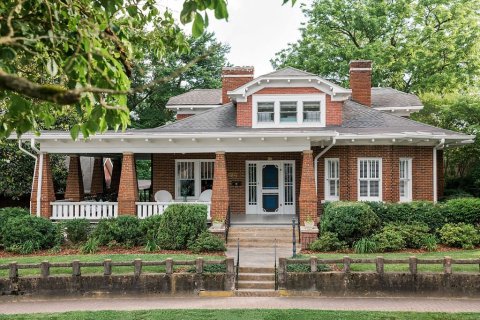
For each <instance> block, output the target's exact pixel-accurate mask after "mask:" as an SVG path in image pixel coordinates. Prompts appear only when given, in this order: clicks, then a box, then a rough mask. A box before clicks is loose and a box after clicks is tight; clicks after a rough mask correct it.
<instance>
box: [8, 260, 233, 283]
mask: <svg viewBox="0 0 480 320" xmlns="http://www.w3.org/2000/svg"><path fill="white" fill-rule="evenodd" d="M213 264H221V265H225V266H226V270H227V271H228V270H230V271H231V270H233V268H234V263H233V258H226V259H222V260H204V259H203V258H197V259H195V260H173V259H165V260H161V261H142V259H135V260H133V261H125V262H114V261H112V260H110V259H106V260H104V261H103V262H81V261H79V260H74V261H72V262H54V263H50V262H48V261H43V262H40V263H17V262H11V263H9V264H1V265H0V270H9V278H10V279H15V278H18V271H19V270H22V269H23V270H25V269H39V270H40V275H41V276H42V277H49V276H50V269H51V268H71V269H72V276H81V274H82V272H81V270H82V267H103V274H104V275H105V276H110V275H112V268H113V267H132V268H133V273H134V275H135V276H140V275H141V274H142V267H156V266H165V273H166V274H172V273H173V272H174V266H195V272H196V273H197V274H202V273H203V272H204V266H205V265H213ZM231 272H233V271H231Z"/></svg>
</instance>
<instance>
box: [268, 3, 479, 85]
mask: <svg viewBox="0 0 480 320" xmlns="http://www.w3.org/2000/svg"><path fill="white" fill-rule="evenodd" d="M479 9H480V1H479V0H451V1H445V0H428V1H421V0H414V1H411V0H397V1H387V0H381V1H379V0H316V1H315V2H314V3H313V5H312V7H311V8H310V9H306V10H304V12H305V14H306V16H307V17H308V22H307V23H306V25H305V26H304V27H303V28H302V37H301V39H300V40H299V41H298V42H296V43H292V44H290V45H289V46H288V48H286V49H284V50H282V51H280V52H278V53H277V54H276V57H275V58H274V59H273V60H272V64H273V65H274V67H276V68H279V67H282V66H287V65H289V66H293V67H297V68H300V69H303V70H306V71H310V72H313V73H315V74H320V75H323V76H325V77H327V78H331V79H332V80H335V81H338V82H340V83H343V85H346V84H347V83H348V68H349V67H348V65H349V62H350V61H351V60H354V59H370V60H373V62H374V70H373V84H374V85H377V86H389V87H393V88H396V89H399V90H401V91H405V92H417V93H418V92H427V91H429V92H448V91H455V90H459V89H464V90H468V89H469V88H471V87H472V86H475V85H477V84H478V76H479V73H480V55H479V44H480V41H479V39H480V38H479V37H480V28H479V19H478V12H479Z"/></svg>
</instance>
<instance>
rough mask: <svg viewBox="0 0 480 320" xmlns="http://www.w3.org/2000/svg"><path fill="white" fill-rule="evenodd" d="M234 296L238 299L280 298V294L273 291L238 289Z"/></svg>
mask: <svg viewBox="0 0 480 320" xmlns="http://www.w3.org/2000/svg"><path fill="white" fill-rule="evenodd" d="M234 295H235V296H236V297H280V293H279V292H278V291H275V290H272V289H255V290H252V289H238V290H236V291H235V293H234Z"/></svg>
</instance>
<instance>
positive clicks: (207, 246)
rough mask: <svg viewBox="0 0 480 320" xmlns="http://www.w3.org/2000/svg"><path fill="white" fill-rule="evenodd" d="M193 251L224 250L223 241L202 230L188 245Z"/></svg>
mask: <svg viewBox="0 0 480 320" xmlns="http://www.w3.org/2000/svg"><path fill="white" fill-rule="evenodd" d="M188 248H189V249H190V250H192V251H193V252H195V253H198V252H218V251H225V250H227V248H225V242H224V241H223V240H222V239H220V238H219V237H217V236H215V235H213V234H211V233H210V232H208V231H204V232H202V234H200V236H199V237H198V238H197V239H196V240H195V241H193V242H191V243H190V244H189V246H188Z"/></svg>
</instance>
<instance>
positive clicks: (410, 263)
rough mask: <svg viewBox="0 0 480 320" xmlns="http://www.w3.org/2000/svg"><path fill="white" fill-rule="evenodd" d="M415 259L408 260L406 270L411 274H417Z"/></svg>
mask: <svg viewBox="0 0 480 320" xmlns="http://www.w3.org/2000/svg"><path fill="white" fill-rule="evenodd" d="M417 262H418V261H417V257H410V258H408V268H409V269H410V273H411V274H417Z"/></svg>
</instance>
